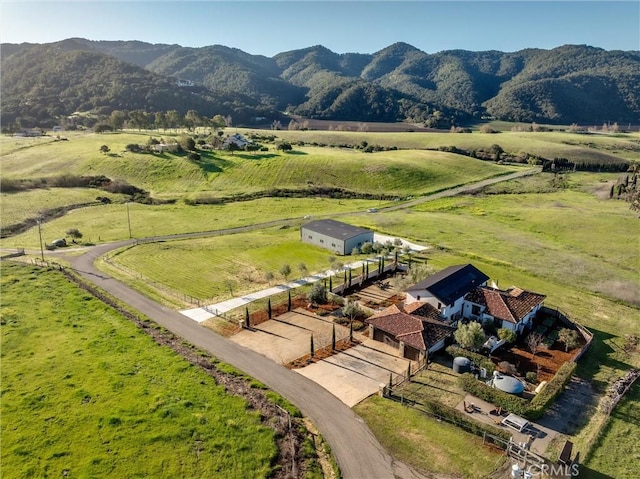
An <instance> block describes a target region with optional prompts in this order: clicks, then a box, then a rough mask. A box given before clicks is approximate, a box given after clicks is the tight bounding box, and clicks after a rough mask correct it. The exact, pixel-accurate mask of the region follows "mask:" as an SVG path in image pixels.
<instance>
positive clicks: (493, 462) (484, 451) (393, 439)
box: [354, 396, 504, 479]
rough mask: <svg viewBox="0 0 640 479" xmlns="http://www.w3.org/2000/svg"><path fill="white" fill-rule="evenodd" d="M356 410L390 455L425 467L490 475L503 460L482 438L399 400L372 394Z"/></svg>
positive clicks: (472, 475)
mask: <svg viewBox="0 0 640 479" xmlns="http://www.w3.org/2000/svg"><path fill="white" fill-rule="evenodd" d="M354 410H355V412H356V413H357V414H358V415H360V416H362V417H363V418H364V419H365V421H366V422H367V424H368V425H369V427H370V428H371V430H372V431H373V433H374V434H375V435H376V437H377V438H378V440H379V441H380V442H381V443H382V445H383V446H385V448H386V449H387V450H388V451H389V452H390V453H391V454H393V455H394V456H395V457H397V458H398V459H400V460H401V461H405V462H407V463H410V464H414V465H415V466H417V467H418V468H420V469H422V470H426V471H430V472H433V473H436V474H438V473H440V474H446V475H447V477H451V476H453V477H464V478H469V479H471V478H481V477H487V475H488V474H489V473H491V472H492V471H493V470H494V469H496V468H497V467H498V466H499V465H500V464H501V463H502V462H504V457H503V456H502V455H501V454H499V453H497V452H496V451H495V450H491V449H489V448H487V447H484V446H483V445H482V438H480V437H478V436H474V435H472V434H468V433H466V432H464V431H462V430H460V429H459V428H457V427H455V426H452V425H450V424H446V423H442V422H438V421H436V420H435V419H432V418H430V417H427V416H425V415H423V414H421V413H419V412H418V411H416V410H415V409H411V408H407V407H404V406H402V405H400V404H399V403H396V402H393V401H389V400H387V399H383V398H380V397H378V396H372V397H370V398H369V399H367V400H365V401H363V402H361V403H360V404H358V405H357V406H355V408H354ZM382 418H383V420H381V419H382Z"/></svg>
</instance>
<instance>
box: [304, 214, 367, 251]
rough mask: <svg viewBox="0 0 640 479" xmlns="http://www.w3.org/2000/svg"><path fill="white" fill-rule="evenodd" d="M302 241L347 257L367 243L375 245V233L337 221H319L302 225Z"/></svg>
mask: <svg viewBox="0 0 640 479" xmlns="http://www.w3.org/2000/svg"><path fill="white" fill-rule="evenodd" d="M300 240H301V241H302V242H303V243H309V244H312V245H315V246H320V247H321V248H325V249H328V250H330V251H333V252H334V253H337V254H340V255H345V254H351V251H353V249H354V248H360V247H362V245H363V244H364V243H366V242H369V243H373V231H371V230H368V229H366V228H359V227H357V226H352V225H350V224H347V223H341V222H340V221H336V220H317V221H311V222H310V223H307V224H305V225H302V227H301V228H300Z"/></svg>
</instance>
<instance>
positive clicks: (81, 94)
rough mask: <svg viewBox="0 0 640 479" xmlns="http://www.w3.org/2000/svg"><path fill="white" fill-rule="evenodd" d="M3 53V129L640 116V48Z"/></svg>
mask: <svg viewBox="0 0 640 479" xmlns="http://www.w3.org/2000/svg"><path fill="white" fill-rule="evenodd" d="M1 55H2V64H1V75H2V76H1V84H0V87H1V88H2V124H3V125H6V124H11V123H15V122H22V123H29V122H31V123H33V122H38V121H44V120H49V121H53V120H54V119H55V118H56V117H59V116H61V115H68V114H70V113H72V112H74V111H78V110H82V111H88V110H93V111H97V112H99V113H105V114H109V112H110V111H112V110H134V109H142V110H147V111H151V112H153V111H161V110H178V111H179V112H182V113H184V112H186V111H188V110H196V111H198V112H199V113H200V114H201V115H205V116H208V117H210V116H212V115H214V114H221V115H231V116H233V118H234V123H235V124H250V123H251V122H252V119H255V118H256V117H259V118H261V119H262V121H270V120H272V119H277V118H278V115H279V113H278V112H282V111H288V112H290V113H293V114H297V115H301V116H304V117H310V118H323V119H335V120H355V121H413V122H425V123H426V124H427V125H429V126H438V127H443V128H448V127H450V126H451V125H452V124H455V125H461V124H464V123H465V122H467V121H472V120H474V119H479V118H481V117H487V116H488V117H493V118H496V119H502V120H512V121H526V122H531V121H535V122H548V123H565V124H569V123H581V124H601V123H602V122H606V121H612V122H620V123H628V122H631V123H638V122H639V121H640V53H639V52H637V51H629V52H624V51H605V50H602V49H599V48H593V47H588V46H579V45H565V46H562V47H558V48H555V49H552V50H539V49H527V50H522V51H518V52H512V53H504V52H498V51H485V52H470V51H464V50H451V51H443V52H440V53H436V54H427V53H425V52H423V51H421V50H419V49H417V48H415V47H413V46H411V45H408V44H406V43H396V44H393V45H390V46H389V47H387V48H384V49H382V50H380V51H378V52H376V53H374V54H358V53H345V54H338V53H335V52H332V51H331V50H328V49H327V48H325V47H323V46H314V47H310V48H305V49H300V50H292V51H289V52H283V53H279V54H278V55H275V56H274V57H272V58H268V57H265V56H261V55H251V54H248V53H246V52H243V51H241V50H238V49H235V48H229V47H225V46H221V45H212V46H207V47H202V48H188V47H182V46H180V45H164V44H150V43H145V42H139V41H90V40H85V39H78V38H75V39H69V40H65V41H62V42H57V43H52V44H45V45H37V44H21V45H13V44H3V45H1ZM179 80H180V82H179ZM179 85H181V86H179ZM185 85H186V86H185Z"/></svg>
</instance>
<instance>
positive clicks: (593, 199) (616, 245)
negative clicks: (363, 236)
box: [344, 173, 640, 301]
mask: <svg viewBox="0 0 640 479" xmlns="http://www.w3.org/2000/svg"><path fill="white" fill-rule="evenodd" d="M564 176H566V177H567V180H566V183H568V184H573V186H568V187H559V188H557V189H555V190H553V187H552V183H553V182H554V181H556V179H555V178H554V176H553V175H551V174H543V175H537V176H535V177H528V178H521V179H519V180H514V181H513V182H507V183H505V185H496V186H494V187H490V189H491V188H505V189H508V190H510V189H518V188H520V187H522V188H523V189H524V191H530V188H529V187H528V186H527V184H528V183H529V182H532V183H534V184H536V185H537V187H540V188H543V186H542V185H541V184H540V183H541V182H543V181H546V182H548V183H549V188H550V191H548V192H547V193H544V194H537V193H524V194H508V195H473V196H472V195H465V196H458V197H455V198H443V199H439V200H435V201H428V202H425V203H422V204H421V205H418V206H416V207H414V208H412V209H411V210H404V211H400V212H393V213H389V214H377V215H369V216H365V217H359V218H358V219H359V221H360V223H361V224H363V225H364V226H366V227H371V228H373V229H374V230H376V231H380V232H384V233H389V234H393V235H396V236H402V237H407V238H411V239H414V240H416V241H417V242H419V243H424V244H430V245H434V246H435V247H437V248H440V249H451V250H453V251H455V252H456V253H457V254H459V255H463V256H465V257H466V258H467V261H484V262H488V263H494V264H496V265H497V266H500V267H501V268H503V269H504V270H506V271H509V274H513V271H521V272H523V273H527V274H529V275H531V276H535V277H538V278H543V279H544V280H551V281H554V282H557V283H560V284H566V285H569V286H571V287H572V288H575V287H578V288H584V289H586V290H588V291H591V292H596V293H602V294H605V295H608V296H610V297H613V298H617V299H620V300H624V301H637V298H638V296H637V291H638V289H639V288H640V278H639V277H638V267H639V265H640V249H639V248H638V238H639V237H640V223H639V222H638V219H637V215H636V214H635V213H634V212H632V211H630V210H629V207H628V204H627V203H625V202H624V201H621V200H610V199H608V196H607V199H602V198H601V197H599V196H598V195H597V194H596V193H595V191H596V189H597V188H599V187H600V186H599V185H601V183H600V181H599V178H598V175H594V174H588V173H576V174H574V173H571V174H568V175H564ZM606 177H607V178H608V179H609V181H612V180H613V178H615V176H614V175H608V176H606ZM509 183H514V184H516V185H517V186H515V187H511V186H509ZM580 185H582V186H580ZM604 188H605V189H606V190H607V191H608V186H607V184H606V183H605V186H604ZM344 219H345V221H347V222H348V221H351V220H352V219H355V218H349V217H348V216H347V217H345V218H344ZM494 279H496V280H498V281H499V283H500V284H501V285H504V286H508V284H505V282H506V278H503V277H500V276H494Z"/></svg>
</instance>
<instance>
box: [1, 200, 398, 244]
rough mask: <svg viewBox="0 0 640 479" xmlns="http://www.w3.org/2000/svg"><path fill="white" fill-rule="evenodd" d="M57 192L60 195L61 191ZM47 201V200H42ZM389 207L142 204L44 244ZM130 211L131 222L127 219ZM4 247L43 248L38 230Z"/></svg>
mask: <svg viewBox="0 0 640 479" xmlns="http://www.w3.org/2000/svg"><path fill="white" fill-rule="evenodd" d="M56 191H57V190H56ZM43 200H45V199H44V198H43ZM388 204H390V203H388V202H380V201H379V200H376V201H372V200H349V201H346V200H337V199H330V198H263V199H258V200H251V201H241V202H237V203H229V204H224V205H198V206H187V205H184V204H175V205H143V204H139V203H129V205H128V207H127V206H126V205H124V204H110V205H99V206H94V207H89V208H81V209H78V210H74V211H71V212H69V213H68V214H67V215H65V216H63V217H61V218H57V219H55V220H53V221H50V222H47V223H44V224H43V225H42V237H43V240H44V241H45V242H50V241H52V240H53V239H55V238H60V237H63V236H64V235H65V232H66V231H67V230H68V229H69V228H78V229H80V231H81V232H82V233H83V235H84V237H83V238H82V242H90V243H101V242H108V241H116V240H121V239H126V238H128V237H129V230H128V225H129V222H130V223H131V233H132V236H133V237H134V238H146V237H152V236H162V235H169V234H178V233H194V232H202V231H213V230H219V229H223V228H234V227H238V226H245V225H251V224H256V223H263V222H266V221H273V220H286V219H291V220H292V221H291V222H292V224H299V223H300V222H301V221H303V217H304V216H307V215H311V216H313V218H314V219H318V217H323V216H326V217H329V216H331V217H333V216H336V215H340V214H344V213H350V212H353V211H358V210H359V211H366V210H367V209H368V208H370V207H380V206H385V205H388ZM127 209H128V210H129V211H128V218H127ZM0 244H1V245H2V246H3V247H27V248H38V247H39V237H38V229H37V228H32V229H31V230H29V231H27V232H25V233H23V234H21V235H17V236H13V237H10V238H5V239H3V240H2V241H0Z"/></svg>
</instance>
